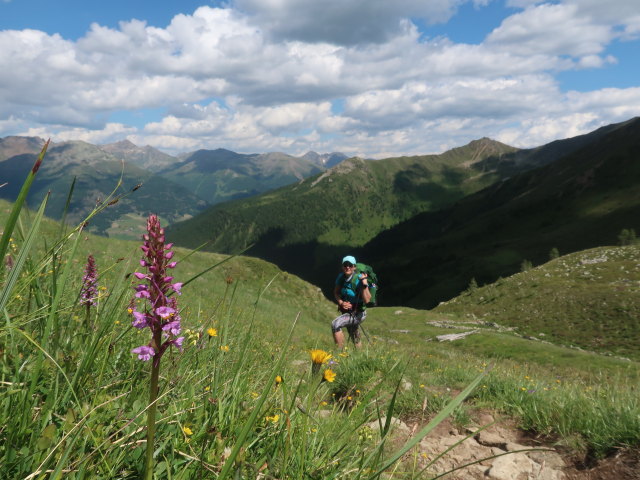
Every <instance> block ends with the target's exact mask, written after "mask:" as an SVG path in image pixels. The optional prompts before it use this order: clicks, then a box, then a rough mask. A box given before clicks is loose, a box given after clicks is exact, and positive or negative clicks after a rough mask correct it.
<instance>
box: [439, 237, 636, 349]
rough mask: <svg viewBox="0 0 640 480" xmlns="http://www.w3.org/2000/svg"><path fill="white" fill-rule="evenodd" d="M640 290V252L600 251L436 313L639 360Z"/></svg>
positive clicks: (566, 259) (492, 287)
mask: <svg viewBox="0 0 640 480" xmlns="http://www.w3.org/2000/svg"><path fill="white" fill-rule="evenodd" d="M639 289H640V246H639V245H632V246H626V247H599V248H594V249H591V250H585V251H581V252H577V253H574V254H571V255H565V256H563V257H560V258H558V259H555V260H552V261H550V262H548V263H546V264H544V265H541V266H540V267H537V268H534V269H531V270H527V271H526V272H522V273H518V274H515V275H513V276H511V277H508V278H506V279H501V280H499V281H497V282H496V283H492V284H489V285H486V286H484V287H481V288H477V289H474V290H472V291H467V292H466V293H464V294H462V295H461V296H459V297H456V298H453V299H452V300H450V301H448V302H444V303H442V304H440V305H439V306H438V307H437V308H436V309H435V310H434V311H435V312H438V313H454V314H457V315H461V316H467V317H469V318H471V317H473V318H477V319H480V320H484V321H487V322H498V323H500V324H503V325H507V326H513V327H517V329H518V332H519V333H521V334H523V335H528V336H533V337H538V338H540V339H544V340H551V341H553V342H554V343H560V344H565V345H577V346H580V347H583V348H586V349H588V350H595V351H601V352H609V353H613V354H616V355H621V356H629V357H632V358H634V359H636V360H638V359H640V351H639V349H638V332H639V331H640V321H639V318H640V298H639V297H638V291H639ZM540 334H543V335H542V336H541V335H540Z"/></svg>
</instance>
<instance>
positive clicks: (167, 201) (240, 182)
mask: <svg viewBox="0 0 640 480" xmlns="http://www.w3.org/2000/svg"><path fill="white" fill-rule="evenodd" d="M43 144H44V140H43V139H41V138H37V137H16V136H13V137H5V138H0V185H3V184H6V185H4V186H3V187H2V188H0V198H5V199H7V200H14V199H15V198H16V197H17V195H18V192H19V190H20V187H21V186H22V182H23V181H24V179H25V178H26V175H27V173H28V171H29V170H30V168H31V166H32V165H33V162H34V161H35V158H36V156H37V154H38V153H39V152H40V150H41V148H42V146H43ZM344 158H345V155H342V154H339V153H334V154H324V155H319V154H316V153H313V152H309V153H308V154H306V157H304V158H303V157H300V158H299V157H293V156H290V155H285V154H282V153H266V154H239V153H235V152H231V151H229V150H223V149H217V150H198V151H197V152H191V153H187V154H184V155H181V156H180V157H174V156H171V155H168V154H166V153H163V152H161V151H159V150H157V149H155V148H153V147H150V146H145V147H138V146H136V145H134V144H133V143H131V142H130V141H128V140H124V141H120V142H116V143H111V144H107V145H92V144H89V143H86V142H80V141H70V142H62V143H54V144H51V146H50V147H49V151H48V153H47V156H46V159H45V161H44V163H43V166H42V172H40V174H39V175H38V176H37V177H36V181H35V183H34V185H33V187H32V189H31V192H30V195H29V198H28V201H29V202H30V204H34V203H38V202H40V200H41V199H42V197H43V195H44V194H45V193H46V192H48V191H50V192H51V194H50V200H49V206H48V210H47V215H49V216H51V217H53V218H62V216H63V212H64V210H65V205H66V203H67V198H68V196H69V193H70V191H71V185H72V184H73V185H74V187H73V195H72V197H71V202H70V204H69V207H68V209H67V216H66V218H67V219H68V221H69V222H79V221H82V220H83V219H84V218H85V217H86V215H87V214H88V213H89V212H90V211H91V210H92V209H93V208H94V207H95V206H96V205H97V204H99V203H100V202H101V201H102V200H104V199H105V198H107V196H108V195H109V193H110V192H111V191H112V190H113V189H114V188H115V187H116V185H117V184H118V181H119V180H120V179H122V187H121V189H120V193H125V192H128V191H129V193H128V194H127V195H125V196H124V197H123V198H121V199H120V200H119V201H118V202H117V204H115V205H113V206H109V207H108V208H107V209H105V211H103V212H102V213H101V214H100V215H99V216H96V217H94V219H93V220H92V222H91V225H90V226H89V228H90V230H91V231H93V232H94V233H98V234H101V235H110V236H117V237H122V238H133V237H138V236H139V234H140V233H141V228H142V227H141V225H144V218H145V217H146V215H148V214H149V213H150V212H154V213H156V214H158V215H159V216H160V217H161V218H162V219H163V220H164V222H165V223H173V222H176V221H178V220H183V219H186V218H190V217H192V216H193V215H195V214H197V213H198V212H199V211H201V210H202V209H204V208H205V207H206V206H207V205H212V204H215V203H219V202H223V201H226V200H229V199H233V198H242V197H247V196H250V195H255V194H258V193H262V192H265V191H268V190H271V189H273V188H276V187H279V186H282V185H286V184H289V183H291V182H294V181H299V180H300V179H302V178H304V177H305V176H309V175H313V174H316V173H319V172H322V171H324V167H323V165H324V164H328V163H331V162H334V163H335V162H337V161H340V159H344ZM135 186H138V187H139V188H136V191H135V192H133V191H131V190H132V189H133V188H134V187H135Z"/></svg>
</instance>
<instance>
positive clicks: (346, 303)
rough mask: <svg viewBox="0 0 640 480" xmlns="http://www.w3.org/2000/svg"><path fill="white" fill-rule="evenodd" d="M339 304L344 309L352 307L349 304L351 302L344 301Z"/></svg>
mask: <svg viewBox="0 0 640 480" xmlns="http://www.w3.org/2000/svg"><path fill="white" fill-rule="evenodd" d="M340 306H341V307H342V308H344V309H345V310H351V308H352V307H353V305H351V302H344V301H343V302H342V303H341V304H340Z"/></svg>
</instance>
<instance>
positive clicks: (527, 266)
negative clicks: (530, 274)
mask: <svg viewBox="0 0 640 480" xmlns="http://www.w3.org/2000/svg"><path fill="white" fill-rule="evenodd" d="M532 268H533V264H532V263H531V260H526V259H525V260H522V263H521V264H520V271H521V272H526V271H527V270H531V269H532Z"/></svg>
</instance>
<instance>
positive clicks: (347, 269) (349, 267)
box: [342, 262, 354, 273]
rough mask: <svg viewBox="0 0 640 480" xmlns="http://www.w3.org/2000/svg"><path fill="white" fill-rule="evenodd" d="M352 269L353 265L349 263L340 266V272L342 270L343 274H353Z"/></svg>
mask: <svg viewBox="0 0 640 480" xmlns="http://www.w3.org/2000/svg"><path fill="white" fill-rule="evenodd" d="M353 267H354V265H353V264H352V263H349V262H344V263H343V264H342V270H344V272H345V273H351V272H353Z"/></svg>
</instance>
